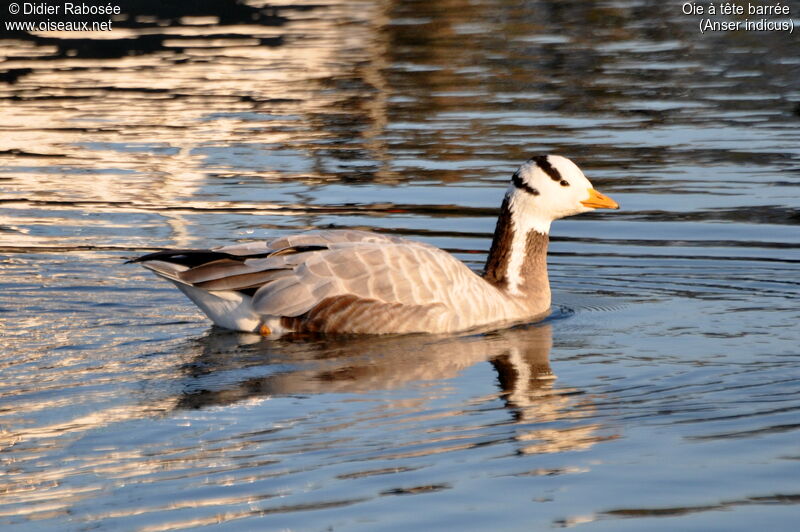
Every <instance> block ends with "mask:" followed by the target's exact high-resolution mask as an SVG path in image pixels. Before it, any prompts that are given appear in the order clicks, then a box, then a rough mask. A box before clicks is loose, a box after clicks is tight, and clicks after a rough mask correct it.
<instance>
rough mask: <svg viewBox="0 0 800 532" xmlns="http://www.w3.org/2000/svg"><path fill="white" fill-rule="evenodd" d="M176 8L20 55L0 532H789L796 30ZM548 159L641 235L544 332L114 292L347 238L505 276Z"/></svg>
mask: <svg viewBox="0 0 800 532" xmlns="http://www.w3.org/2000/svg"><path fill="white" fill-rule="evenodd" d="M189 4H191V6H189ZM788 5H790V6H791V7H792V17H795V19H796V17H797V16H798V13H800V5H798V4H797V3H789V4H788ZM176 6H178V7H176ZM179 6H180V4H178V3H175V4H174V5H173V4H170V3H167V4H166V5H162V3H156V2H141V3H138V4H137V5H136V6H135V7H132V6H130V5H123V6H122V7H123V11H124V12H125V15H126V16H125V17H123V18H121V19H119V20H117V21H116V23H115V26H114V27H115V30H114V32H112V33H110V34H108V33H107V34H103V35H101V37H103V38H102V39H100V38H98V36H97V34H78V33H74V34H71V33H61V34H55V33H53V34H36V35H27V34H13V35H9V36H6V37H4V38H3V40H2V48H0V50H1V51H2V53H3V54H4V55H5V61H3V62H1V63H0V128H1V129H2V132H3V134H2V136H0V161H1V162H0V165H2V167H0V189H1V190H2V192H1V193H0V202H1V203H0V337H1V338H0V341H1V342H2V344H0V345H2V352H3V354H2V358H0V463H2V470H3V474H2V475H1V476H0V526H2V527H3V528H14V529H20V530H41V529H53V530H88V529H102V530H143V531H156V530H175V529H187V528H193V527H203V526H206V525H216V526H217V528H218V529H230V530H365V531H366V530H369V531H372V530H403V531H405V530H445V529H446V530H453V529H459V530H520V531H521V530H541V529H549V528H558V527H572V526H575V527H579V528H580V529H586V530H609V531H618V530H637V531H638V530H643V529H646V530H664V531H673V530H703V531H710V530H720V531H723V530H724V531H730V530H748V531H750V530H790V529H793V527H795V526H796V523H797V519H798V518H799V517H800V508H798V503H800V483H798V478H800V445H798V442H800V417H798V410H800V347H798V345H800V326H798V319H800V305H798V301H799V298H800V231H798V226H799V225H800V129H799V128H798V126H800V45H799V44H798V38H797V36H796V33H791V34H790V33H788V32H761V33H758V32H750V33H747V32H728V33H706V34H705V35H701V34H700V32H699V30H698V26H697V23H698V17H693V16H686V15H683V14H682V13H681V11H680V4H679V3H661V2H639V1H632V0H631V1H627V0H623V1H616V2H596V3H591V2H578V1H574V2H573V1H566V2H526V3H516V2H501V1H495V2H491V1H484V0H478V1H475V2H462V1H456V0H450V1H441V2H423V1H416V2H403V3H399V2H390V1H386V2H363V3H354V2H321V3H315V4H313V5H311V4H309V5H302V4H292V3H288V2H287V5H286V6H280V5H278V6H277V7H275V6H274V5H270V6H269V7H267V6H264V5H262V4H260V3H259V2H256V1H254V2H249V3H248V4H247V5H238V4H233V3H232V2H219V3H211V2H191V3H186V5H185V6H184V7H179ZM3 15H5V9H3ZM795 21H796V20H795ZM548 152H557V153H561V154H563V155H567V156H569V157H571V158H573V159H574V160H575V161H576V162H578V164H579V165H580V166H581V167H582V168H583V169H584V170H585V172H586V174H587V175H588V176H589V177H590V179H592V181H593V182H594V183H595V185H596V186H597V188H598V189H600V190H602V191H603V192H606V193H608V194H610V195H611V196H612V197H614V198H615V199H617V200H618V201H619V202H620V203H621V204H622V207H623V209H622V210H621V211H619V212H614V213H607V214H596V215H585V216H582V217H578V218H573V219H569V220H564V221H560V222H557V223H556V224H554V227H553V243H552V246H551V255H550V261H549V262H550V271H551V281H552V284H553V290H554V303H555V307H554V310H555V312H554V315H553V316H552V317H551V318H550V319H549V320H547V321H546V322H545V323H543V324H537V325H535V326H530V327H520V328H516V329H511V330H505V331H498V332H494V333H490V334H485V335H454V336H445V337H430V336H407V337H399V338H398V337H394V338H392V337H385V338H350V339H347V338H327V339H325V338H316V339H314V338H312V339H304V340H299V339H295V340H278V341H263V340H260V339H259V338H258V337H254V336H248V335H239V334H232V333H226V332H222V331H218V330H214V329H211V328H210V326H209V323H208V322H207V321H206V320H205V319H204V318H203V317H202V316H201V315H200V314H199V313H198V311H196V310H195V309H194V307H193V306H192V305H191V304H190V303H189V302H188V301H187V300H185V299H184V297H183V296H182V295H181V294H180V293H179V292H177V291H176V290H174V289H173V288H172V287H171V286H169V285H167V284H166V283H164V282H161V281H159V280H157V279H156V278H154V277H153V276H151V275H149V274H147V273H146V272H145V271H143V270H142V269H140V268H138V267H135V266H131V265H125V264H123V261H124V259H126V258H130V257H133V256H136V255H137V254H139V253H141V252H144V251H147V250H151V249H154V248H159V247H189V246H211V245H219V244H223V243H229V242H233V241H245V240H249V239H257V238H263V237H266V236H267V235H279V234H285V233H288V232H292V231H296V230H301V229H307V228H318V227H327V226H333V227H340V228H372V229H375V230H378V231H383V232H389V233H394V234H401V235H406V236H410V237H413V238H416V239H419V240H423V241H426V242H430V243H433V244H435V245H438V246H441V247H444V248H446V249H448V250H450V251H452V252H453V253H455V254H456V255H457V256H458V257H459V258H461V259H462V260H464V261H466V262H467V263H468V264H469V265H470V266H471V267H473V268H475V269H480V267H481V266H482V263H483V261H484V260H485V253H486V250H487V249H488V247H489V240H490V237H491V233H492V230H493V228H494V219H495V216H496V214H497V207H498V205H499V202H500V198H501V196H502V194H503V191H504V188H505V181H506V180H507V179H508V177H509V176H510V174H511V172H512V171H513V169H514V168H515V167H516V166H517V165H518V164H519V163H520V162H521V161H523V160H525V159H526V158H527V157H529V156H530V155H532V154H540V153H548ZM553 377H557V378H556V379H554V378H553Z"/></svg>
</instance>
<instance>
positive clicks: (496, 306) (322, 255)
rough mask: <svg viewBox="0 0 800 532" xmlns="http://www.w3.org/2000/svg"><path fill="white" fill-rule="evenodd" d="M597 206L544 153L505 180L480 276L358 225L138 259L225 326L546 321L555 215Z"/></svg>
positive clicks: (577, 174) (417, 328)
mask: <svg viewBox="0 0 800 532" xmlns="http://www.w3.org/2000/svg"><path fill="white" fill-rule="evenodd" d="M601 208H607V209H617V208H619V206H618V205H617V203H616V202H615V201H614V200H612V199H611V198H609V197H607V196H604V195H603V194H600V193H599V192H597V191H596V190H595V189H594V188H593V187H592V184H591V183H590V182H589V180H588V179H586V177H585V176H584V175H583V172H581V170H580V169H579V168H578V167H577V166H576V165H575V163H573V162H572V161H570V160H569V159H567V158H565V157H561V156H558V155H546V156H539V157H533V158H531V159H529V160H528V161H526V162H525V163H524V164H523V165H522V166H520V167H519V169H518V170H517V171H516V172H514V175H513V176H512V177H511V184H510V185H509V187H508V190H507V191H506V194H505V197H504V199H503V204H502V207H501V209H500V217H499V219H498V220H497V227H496V229H495V233H494V240H493V241H492V246H491V249H490V251H489V258H488V260H487V261H486V268H485V271H484V273H483V276H480V275H478V274H476V273H474V272H473V271H472V270H470V269H469V268H468V267H467V266H465V265H464V264H463V263H462V262H461V261H459V260H457V259H456V258H454V257H453V256H452V255H450V254H449V253H447V252H445V251H442V250H441V249H438V248H436V247H433V246H430V245H428V244H423V243H420V242H414V241H412V240H406V239H404V238H399V237H395V236H386V235H380V234H375V233H370V232H367V231H354V230H328V231H312V232H307V233H300V234H296V235H291V236H284V237H279V238H275V239H272V240H267V241H261V242H253V243H247V244H237V245H232V246H226V247H222V248H216V249H202V250H185V249H181V250H166V251H159V252H157V253H151V254H149V255H145V256H143V257H140V258H138V259H135V260H134V262H141V263H142V265H143V266H144V267H145V268H148V269H150V270H152V271H154V272H155V273H156V274H158V275H159V276H161V277H164V278H166V279H168V280H170V281H172V282H173V283H175V285H176V286H177V287H178V288H179V289H180V290H181V291H182V292H183V293H184V294H186V295H187V296H188V297H189V299H191V300H192V301H194V303H195V304H196V305H197V306H198V307H200V309H201V310H202V311H203V312H205V313H206V315H207V316H208V317H209V318H211V320H212V321H213V322H214V323H216V324H217V325H219V326H220V327H224V328H227V329H234V330H239V331H248V332H258V333H261V334H263V335H280V334H283V333H287V332H291V331H308V332H325V333H366V334H385V333H411V332H427V333H445V332H453V331H460V330H465V329H470V328H473V327H478V326H486V325H492V324H497V325H498V326H500V325H502V324H506V323H511V322H520V321H534V320H537V319H541V318H544V317H545V316H546V315H547V314H548V313H549V311H550V284H549V281H548V279H547V244H548V232H549V230H550V223H551V222H552V221H553V220H556V219H558V218H563V217H565V216H571V215H573V214H579V213H582V212H589V211H593V210H594V209H601Z"/></svg>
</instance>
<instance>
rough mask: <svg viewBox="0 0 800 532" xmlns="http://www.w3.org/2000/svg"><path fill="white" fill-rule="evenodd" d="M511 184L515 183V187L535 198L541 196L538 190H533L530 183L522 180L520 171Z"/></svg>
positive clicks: (515, 174)
mask: <svg viewBox="0 0 800 532" xmlns="http://www.w3.org/2000/svg"><path fill="white" fill-rule="evenodd" d="M511 182H512V183H514V186H515V187H517V188H519V189H522V190H524V191H525V192H527V193H528V194H533V195H534V196H538V195H539V191H538V190H536V189H535V188H533V187H532V186H530V185H529V184H528V183H526V182H525V181H523V180H522V178H521V177H520V175H519V172H518V171H517V172H514V175H512V176H511Z"/></svg>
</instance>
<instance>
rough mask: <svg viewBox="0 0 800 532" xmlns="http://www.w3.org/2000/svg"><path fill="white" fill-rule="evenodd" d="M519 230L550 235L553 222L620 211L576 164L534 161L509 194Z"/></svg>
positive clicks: (514, 178)
mask: <svg viewBox="0 0 800 532" xmlns="http://www.w3.org/2000/svg"><path fill="white" fill-rule="evenodd" d="M506 198H507V199H508V200H509V201H508V205H509V208H510V209H511V211H512V213H513V220H514V222H515V223H516V224H520V225H522V226H523V227H518V228H517V229H518V230H522V231H523V232H527V231H528V230H530V229H533V230H535V231H537V232H539V233H544V234H546V233H548V232H549V231H550V223H551V222H552V221H553V220H557V219H559V218H564V217H565V216H572V215H574V214H580V213H582V212H590V211H593V210H595V209H619V205H618V204H617V202H616V201H614V200H612V199H611V198H609V197H608V196H604V195H603V194H600V193H599V192H597V191H596V190H595V189H594V187H592V184H591V183H590V182H589V180H588V179H586V176H584V175H583V172H581V169H580V168H578V167H577V165H576V164H575V163H573V162H572V161H570V160H569V159H567V158H566V157H562V156H560V155H540V156H538V157H531V158H530V159H528V160H527V161H525V163H523V164H522V166H520V167H519V169H518V170H517V171H516V172H514V175H513V176H512V178H511V185H510V186H509V187H508V191H507V192H506Z"/></svg>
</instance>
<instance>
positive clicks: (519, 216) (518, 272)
mask: <svg viewBox="0 0 800 532" xmlns="http://www.w3.org/2000/svg"><path fill="white" fill-rule="evenodd" d="M506 195H508V197H509V202H508V208H509V209H510V210H511V227H512V229H513V235H514V236H513V238H512V240H511V256H510V257H509V259H508V266H507V268H508V270H507V271H506V279H508V291H509V293H511V294H513V295H516V296H521V295H522V290H521V289H520V287H521V286H522V281H523V279H522V266H523V265H524V264H525V259H526V248H527V245H528V234H529V233H530V232H531V231H536V232H537V233H540V234H543V235H546V234H549V233H550V223H551V222H552V220H550V219H546V218H543V217H542V215H541V214H540V212H539V210H538V209H537V208H536V204H535V202H536V201H537V199H536V198H538V197H532V196H530V195H529V194H528V193H527V192H524V191H521V190H518V189H517V188H516V187H514V185H511V186H510V187H509V188H508V192H506Z"/></svg>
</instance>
